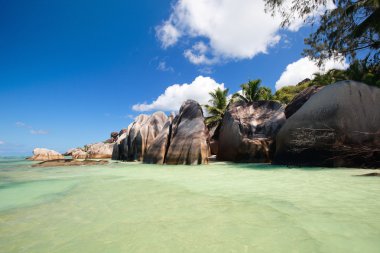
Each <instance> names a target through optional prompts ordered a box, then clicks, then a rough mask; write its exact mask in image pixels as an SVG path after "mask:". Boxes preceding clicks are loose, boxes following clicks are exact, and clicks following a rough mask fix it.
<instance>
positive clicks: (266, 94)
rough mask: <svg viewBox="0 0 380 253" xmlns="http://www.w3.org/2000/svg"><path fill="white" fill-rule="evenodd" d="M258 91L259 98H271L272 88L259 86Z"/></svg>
mask: <svg viewBox="0 0 380 253" xmlns="http://www.w3.org/2000/svg"><path fill="white" fill-rule="evenodd" d="M258 93H259V100H271V99H272V98H273V95H272V90H271V89H270V88H268V87H265V86H263V87H260V88H259V91H258Z"/></svg>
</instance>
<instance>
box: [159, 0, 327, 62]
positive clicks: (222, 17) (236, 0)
mask: <svg viewBox="0 0 380 253" xmlns="http://www.w3.org/2000/svg"><path fill="white" fill-rule="evenodd" d="M287 1H288V2H289V3H291V1H292V0H287ZM289 3H287V4H288V5H289V6H290V4H289ZM285 8H286V7H285ZM328 8H331V6H330V5H329V7H328ZM264 9H265V4H264V1H263V0H207V1H205V0H177V1H176V2H175V4H174V5H173V7H172V12H171V14H170V16H169V18H168V19H167V20H165V21H164V22H163V23H162V24H161V25H159V26H157V27H156V35H157V37H158V39H159V40H160V41H161V43H162V46H163V47H164V48H167V47H170V46H173V45H175V44H176V43H177V42H178V41H179V40H180V38H182V37H183V38H193V39H194V38H196V39H198V40H199V38H202V39H205V40H206V41H208V42H207V45H206V44H205V43H204V42H202V43H200V42H196V43H195V44H193V46H191V47H190V48H188V49H186V50H185V51H184V56H185V57H186V58H187V59H188V60H189V61H190V62H192V63H194V64H214V63H216V62H218V61H220V60H223V59H224V60H230V59H235V60H236V59H237V60H238V59H251V58H253V57H254V56H255V55H257V54H259V53H267V52H268V48H270V47H272V46H274V45H276V44H277V43H278V42H279V41H280V39H281V36H280V34H279V32H280V30H281V21H282V18H281V16H280V15H275V16H274V17H272V16H271V14H270V13H265V11H264ZM303 25H304V22H303V21H302V20H301V19H300V18H297V17H296V18H295V19H294V20H293V22H292V23H291V24H290V26H289V27H288V28H287V29H288V30H289V31H293V32H295V31H297V30H298V29H299V28H300V27H301V26H303ZM206 52H207V53H208V54H209V55H210V56H211V57H210V56H209V57H207V56H206Z"/></svg>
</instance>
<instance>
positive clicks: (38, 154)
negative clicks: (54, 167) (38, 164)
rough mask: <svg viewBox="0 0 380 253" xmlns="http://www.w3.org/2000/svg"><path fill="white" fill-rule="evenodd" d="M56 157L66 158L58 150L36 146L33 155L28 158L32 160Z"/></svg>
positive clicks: (54, 158)
mask: <svg viewBox="0 0 380 253" xmlns="http://www.w3.org/2000/svg"><path fill="white" fill-rule="evenodd" d="M56 159H64V157H63V155H61V154H60V153H58V152H57V151H54V150H50V149H46V148H35V149H34V150H33V156H32V157H29V158H28V160H32V161H49V160H56Z"/></svg>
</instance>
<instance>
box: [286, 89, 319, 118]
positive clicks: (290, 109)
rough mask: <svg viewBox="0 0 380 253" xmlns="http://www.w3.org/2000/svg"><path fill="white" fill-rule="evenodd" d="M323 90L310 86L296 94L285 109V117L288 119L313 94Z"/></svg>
mask: <svg viewBox="0 0 380 253" xmlns="http://www.w3.org/2000/svg"><path fill="white" fill-rule="evenodd" d="M322 89H323V86H316V85H313V86H310V87H307V88H306V89H304V90H303V91H301V92H300V93H298V94H297V95H296V96H295V97H294V98H293V99H292V101H290V103H289V104H288V105H287V106H286V107H285V117H286V118H287V119H288V118H290V116H292V115H293V114H294V113H295V112H296V111H298V109H300V108H301V106H302V105H303V104H305V103H306V101H307V100H309V99H310V98H311V96H313V95H314V94H315V93H317V92H319V91H320V90H322Z"/></svg>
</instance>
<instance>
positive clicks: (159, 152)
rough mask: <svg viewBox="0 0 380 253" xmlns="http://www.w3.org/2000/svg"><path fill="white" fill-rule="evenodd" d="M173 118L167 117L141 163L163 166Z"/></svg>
mask: <svg viewBox="0 0 380 253" xmlns="http://www.w3.org/2000/svg"><path fill="white" fill-rule="evenodd" d="M172 121H173V117H169V119H168V120H167V121H166V123H165V125H164V127H163V128H162V130H161V132H160V133H159V134H158V135H157V137H156V138H155V139H154V141H153V142H152V144H151V145H150V146H149V148H148V150H147V152H146V153H145V155H144V159H143V162H144V163H151V164H164V163H165V157H166V152H167V150H168V147H169V144H170V135H171V128H172Z"/></svg>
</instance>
